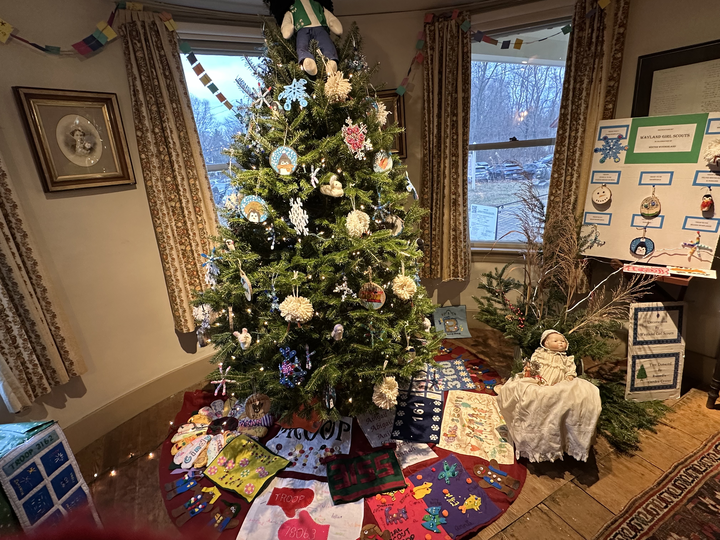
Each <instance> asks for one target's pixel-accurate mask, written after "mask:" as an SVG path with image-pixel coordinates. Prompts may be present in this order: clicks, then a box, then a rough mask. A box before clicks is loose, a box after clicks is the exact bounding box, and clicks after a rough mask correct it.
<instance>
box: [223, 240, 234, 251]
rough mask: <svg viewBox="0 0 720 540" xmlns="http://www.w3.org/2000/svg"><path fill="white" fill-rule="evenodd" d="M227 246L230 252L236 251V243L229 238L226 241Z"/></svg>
mask: <svg viewBox="0 0 720 540" xmlns="http://www.w3.org/2000/svg"><path fill="white" fill-rule="evenodd" d="M225 246H226V247H227V248H228V251H235V242H234V241H232V240H230V239H229V238H226V239H225Z"/></svg>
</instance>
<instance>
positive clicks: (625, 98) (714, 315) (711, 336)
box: [616, 0, 720, 383]
mask: <svg viewBox="0 0 720 540" xmlns="http://www.w3.org/2000/svg"><path fill="white" fill-rule="evenodd" d="M718 20H720V2H719V1H718V0H685V1H684V2H677V1H675V0H632V2H631V4H630V18H629V20H628V31H627V41H626V42H625V56H624V59H623V67H622V75H621V79H620V91H619V92H620V93H619V95H618V108H617V113H616V118H626V117H629V116H630V112H631V109H632V101H633V94H634V90H635V89H634V85H635V73H636V70H637V59H638V57H639V56H642V55H645V54H652V53H656V52H660V51H667V50H669V49H675V48H677V47H685V46H688V45H695V44H698V43H704V42H706V41H714V40H718V39H720V29H719V27H718ZM697 198H698V201H699V199H700V195H699V194H698V195H697ZM698 204H699V202H698ZM715 267H717V265H715ZM685 299H686V300H687V301H688V303H689V310H688V315H689V316H688V324H687V336H686V341H687V349H688V351H690V352H694V353H697V354H695V355H692V354H690V355H689V356H688V361H686V373H688V374H689V376H690V377H692V378H693V379H694V381H695V382H701V383H707V382H708V381H709V380H710V378H711V376H712V367H713V363H714V358H715V357H717V356H718V353H719V348H720V341H719V340H720V332H719V331H718V328H720V280H709V279H695V280H693V281H692V282H691V284H690V286H689V287H688V290H687V294H686V297H685Z"/></svg>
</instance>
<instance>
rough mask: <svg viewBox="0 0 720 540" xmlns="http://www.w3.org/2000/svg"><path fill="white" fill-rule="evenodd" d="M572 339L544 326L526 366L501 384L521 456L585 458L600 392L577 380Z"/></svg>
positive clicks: (503, 408) (532, 458)
mask: <svg viewBox="0 0 720 540" xmlns="http://www.w3.org/2000/svg"><path fill="white" fill-rule="evenodd" d="M567 347H568V343H567V340H566V339H565V336H563V335H562V334H561V333H559V332H557V331H556V330H546V331H545V332H543V335H542V338H541V339H540V347H538V348H537V349H536V350H535V352H534V353H533V355H532V357H531V358H530V361H529V362H528V363H527V365H526V367H525V370H524V371H523V372H522V373H518V374H517V375H516V376H515V377H513V378H512V379H510V380H509V381H508V382H507V384H505V385H504V386H503V387H502V388H500V390H499V393H498V397H497V403H498V406H499V407H500V412H501V413H502V415H503V417H504V418H505V421H506V422H507V427H508V431H509V432H510V436H511V437H512V440H513V442H514V443H515V455H516V457H517V458H520V457H526V458H528V459H529V460H530V461H555V460H556V459H562V458H563V453H567V454H569V455H571V456H572V457H574V458H575V459H577V460H580V461H586V460H587V457H588V452H589V451H590V446H591V445H592V442H593V440H594V436H595V428H596V427H597V421H598V418H599V416H600V410H601V408H602V406H601V404H600V392H599V391H598V389H597V387H596V386H595V385H593V384H592V383H590V382H588V381H586V380H584V379H579V378H578V377H577V371H576V368H575V359H574V357H573V356H568V355H567V354H566V353H565V351H566V350H567Z"/></svg>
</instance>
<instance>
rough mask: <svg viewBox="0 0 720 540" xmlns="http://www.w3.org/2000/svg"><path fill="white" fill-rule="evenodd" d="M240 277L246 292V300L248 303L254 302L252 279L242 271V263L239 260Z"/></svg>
mask: <svg viewBox="0 0 720 540" xmlns="http://www.w3.org/2000/svg"><path fill="white" fill-rule="evenodd" d="M238 275H239V276H240V283H242V286H243V289H244V290H245V300H247V301H248V302H250V301H252V293H253V288H252V283H250V278H249V277H247V274H246V273H245V272H244V271H243V269H242V261H241V260H240V259H238Z"/></svg>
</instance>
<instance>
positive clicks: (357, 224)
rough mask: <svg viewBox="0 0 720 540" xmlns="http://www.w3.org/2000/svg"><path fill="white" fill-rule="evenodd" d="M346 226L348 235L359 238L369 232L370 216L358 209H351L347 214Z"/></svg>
mask: <svg viewBox="0 0 720 540" xmlns="http://www.w3.org/2000/svg"><path fill="white" fill-rule="evenodd" d="M346 226H347V230H348V234H350V236H354V237H356V238H359V237H360V236H362V235H363V234H365V233H367V232H370V216H368V215H367V214H366V213H365V212H362V211H360V210H353V211H352V212H350V213H349V214H348V216H347V222H346Z"/></svg>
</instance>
